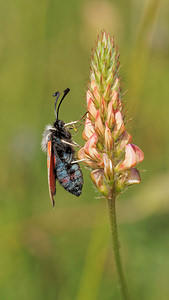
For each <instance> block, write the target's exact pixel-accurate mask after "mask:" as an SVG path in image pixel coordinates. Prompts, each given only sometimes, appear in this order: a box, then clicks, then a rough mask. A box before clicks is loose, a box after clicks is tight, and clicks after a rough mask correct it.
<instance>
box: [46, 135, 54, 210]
mask: <svg viewBox="0 0 169 300" xmlns="http://www.w3.org/2000/svg"><path fill="white" fill-rule="evenodd" d="M54 167H55V157H54V154H53V151H52V142H51V140H50V141H49V142H48V146H47V168H48V186H49V195H50V198H51V201H52V204H53V206H54V205H55V201H54V199H53V196H54V195H55V193H56V178H55V171H54Z"/></svg>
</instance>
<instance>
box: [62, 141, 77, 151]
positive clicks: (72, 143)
mask: <svg viewBox="0 0 169 300" xmlns="http://www.w3.org/2000/svg"><path fill="white" fill-rule="evenodd" d="M61 142H62V143H64V144H66V145H69V146H73V147H78V148H80V149H81V148H82V147H81V146H80V145H78V144H77V143H75V142H74V141H72V142H71V143H70V142H67V141H65V140H61Z"/></svg>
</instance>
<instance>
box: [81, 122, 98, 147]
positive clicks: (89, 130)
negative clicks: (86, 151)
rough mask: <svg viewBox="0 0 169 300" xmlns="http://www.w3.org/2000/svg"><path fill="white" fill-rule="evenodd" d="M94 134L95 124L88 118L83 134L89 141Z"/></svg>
mask: <svg viewBox="0 0 169 300" xmlns="http://www.w3.org/2000/svg"><path fill="white" fill-rule="evenodd" d="M94 133H95V130H94V126H93V123H92V122H91V120H90V119H89V118H88V117H86V120H85V127H84V131H83V134H82V137H83V139H84V140H86V141H87V140H88V139H89V138H90V137H91V136H92V135H93V134H94Z"/></svg>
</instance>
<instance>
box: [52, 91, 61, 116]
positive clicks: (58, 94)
mask: <svg viewBox="0 0 169 300" xmlns="http://www.w3.org/2000/svg"><path fill="white" fill-rule="evenodd" d="M52 96H53V97H56V100H55V116H56V119H57V113H56V104H57V101H58V99H59V96H60V93H59V92H56V93H54V94H53V95H52Z"/></svg>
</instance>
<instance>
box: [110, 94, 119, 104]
mask: <svg viewBox="0 0 169 300" xmlns="http://www.w3.org/2000/svg"><path fill="white" fill-rule="evenodd" d="M111 102H112V103H113V105H114V106H117V105H118V93H117V91H116V90H113V92H112V100H111Z"/></svg>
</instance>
